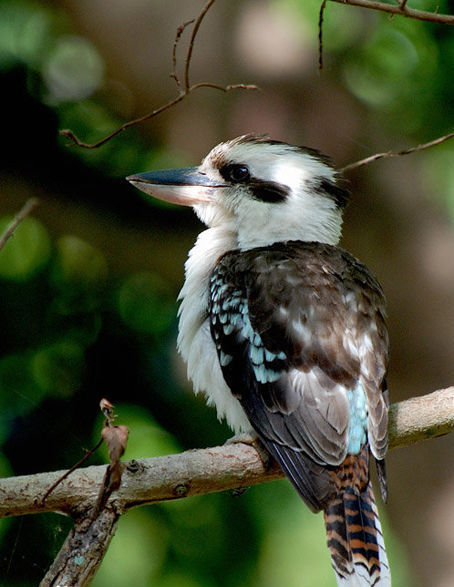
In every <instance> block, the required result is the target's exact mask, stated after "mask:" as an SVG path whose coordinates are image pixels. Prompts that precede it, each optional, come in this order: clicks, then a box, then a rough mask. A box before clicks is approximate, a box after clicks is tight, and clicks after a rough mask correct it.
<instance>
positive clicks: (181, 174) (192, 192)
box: [126, 167, 226, 206]
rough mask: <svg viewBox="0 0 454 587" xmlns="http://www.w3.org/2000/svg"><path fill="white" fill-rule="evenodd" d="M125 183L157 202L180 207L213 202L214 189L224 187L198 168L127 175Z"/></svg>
mask: <svg viewBox="0 0 454 587" xmlns="http://www.w3.org/2000/svg"><path fill="white" fill-rule="evenodd" d="M126 179H127V181H129V182H130V183H132V185H133V186H135V187H136V188H139V189H140V190H142V191H144V192H145V193H147V194H150V195H151V196H154V197H155V198H157V199H158V200H164V201H165V202H171V203H172V204H178V205H180V206H193V205H195V204H203V203H208V202H211V201H212V200H213V195H214V191H215V189H216V188H221V187H226V186H225V184H223V183H221V182H216V181H213V180H211V179H209V178H208V177H207V175H206V174H205V173H202V172H200V171H199V168H198V167H184V168H182V169H166V170H164V171H149V172H146V173H138V174H137V175H129V176H128V177H127V178H126Z"/></svg>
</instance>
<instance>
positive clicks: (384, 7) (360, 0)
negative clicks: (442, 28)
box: [331, 0, 454, 25]
mask: <svg viewBox="0 0 454 587" xmlns="http://www.w3.org/2000/svg"><path fill="white" fill-rule="evenodd" d="M331 2H338V3H339V4H349V5H350V6H360V7H362V8H370V9H371V10H380V11H382V12H388V13H389V14H392V15H397V16H405V17H407V18H415V19H416V20H425V21H428V22H436V23H438V24H450V25H454V16H453V15H451V14H439V13H438V12H425V11H423V10H416V9H414V8H408V6H407V0H404V1H403V2H402V1H401V2H400V3H399V4H398V5H397V6H396V5H394V4H385V3H384V2H375V1H374V0H331Z"/></svg>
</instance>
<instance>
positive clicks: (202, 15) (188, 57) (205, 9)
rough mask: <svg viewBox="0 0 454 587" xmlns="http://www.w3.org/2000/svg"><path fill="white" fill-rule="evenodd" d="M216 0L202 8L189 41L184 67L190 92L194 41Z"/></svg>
mask: <svg viewBox="0 0 454 587" xmlns="http://www.w3.org/2000/svg"><path fill="white" fill-rule="evenodd" d="M215 1H216V0H208V2H207V3H206V4H205V6H204V7H203V8H202V11H201V12H200V14H199V16H198V17H197V19H196V21H195V23H194V27H193V29H192V34H191V39H190V41H189V47H188V53H187V55H186V61H185V68H184V88H185V91H186V92H189V67H190V65H191V58H192V51H193V49H194V42H195V38H196V37H197V33H198V32H199V28H200V25H201V24H202V20H203V19H204V18H205V15H206V13H207V12H208V10H209V9H210V8H211V7H212V6H213V4H214V3H215Z"/></svg>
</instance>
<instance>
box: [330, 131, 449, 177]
mask: <svg viewBox="0 0 454 587" xmlns="http://www.w3.org/2000/svg"><path fill="white" fill-rule="evenodd" d="M452 138H454V132H450V133H448V134H447V135H444V136H443V137H438V138H437V139H434V140H433V141H429V142H428V143H422V144H421V145H416V146H415V147H410V148H408V149H403V150H402V151H398V152H395V151H386V152H385V153H376V154H375V155H371V156H370V157H366V158H365V159H360V160H359V161H355V162H354V163H349V164H348V165H346V166H345V167H342V168H341V169H339V172H340V173H345V172H346V171H351V170H352V169H357V168H358V167H362V166H363V165H368V164H369V163H372V162H373V161H378V159H391V158H392V157H402V155H410V154H411V153H416V152H417V151H424V149H430V147H435V146H436V145H440V144H441V143H444V142H445V141H448V140H449V139H452Z"/></svg>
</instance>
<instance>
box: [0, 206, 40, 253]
mask: <svg viewBox="0 0 454 587" xmlns="http://www.w3.org/2000/svg"><path fill="white" fill-rule="evenodd" d="M38 204H39V200H38V198H30V199H29V200H27V201H26V202H25V204H24V205H23V206H22V208H21V210H19V212H18V213H17V214H16V216H15V217H14V218H13V219H12V220H11V222H10V223H9V224H8V226H7V227H6V229H5V231H4V232H3V234H2V235H1V236H0V251H1V250H2V249H3V247H4V246H5V245H6V242H7V241H8V239H9V238H11V237H12V236H13V234H14V231H15V230H16V228H17V227H18V226H19V224H20V223H21V222H22V221H23V220H24V219H25V218H26V217H27V216H28V215H29V214H31V212H32V211H33V210H34V209H35V208H36V206H37V205H38Z"/></svg>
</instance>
